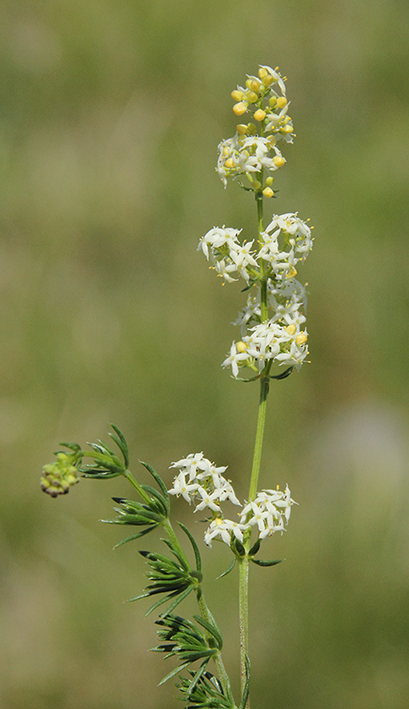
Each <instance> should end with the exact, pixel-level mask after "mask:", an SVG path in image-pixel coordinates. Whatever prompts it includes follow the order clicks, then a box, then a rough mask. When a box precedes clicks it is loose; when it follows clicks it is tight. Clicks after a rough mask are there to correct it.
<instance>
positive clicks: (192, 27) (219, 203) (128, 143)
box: [0, 0, 409, 709]
mask: <svg viewBox="0 0 409 709" xmlns="http://www.w3.org/2000/svg"><path fill="white" fill-rule="evenodd" d="M0 13H1V23H0V24H1V30H0V32H1V43H0V44H1V49H0V63H1V85H2V88H1V94H2V97H1V106H0V115H1V119H0V154H1V172H2V188H1V210H0V211H1V216H0V220H1V245H0V284H1V344H0V348H1V355H0V368H1V398H0V443H1V457H2V460H1V473H2V494H1V498H0V510H1V527H0V577H1V582H2V583H1V606H0V626H1V634H0V707H1V709H22V708H24V709H25V708H26V707H27V708H29V709H54V708H55V709H74V707H75V708H77V707H86V708H87V709H97V708H98V709H134V708H135V707H138V708H139V707H142V708H143V709H159V707H164V706H166V707H169V708H170V707H177V706H178V702H177V700H176V698H175V691H174V689H173V687H172V686H170V685H165V686H164V687H160V688H156V686H155V685H156V684H157V683H158V682H159V680H160V679H161V677H162V676H163V675H164V674H165V672H166V671H168V670H169V669H170V664H169V665H168V664H167V663H166V664H165V663H164V662H163V660H162V659H161V657H160V656H158V655H152V654H150V653H148V652H147V649H148V648H149V647H152V646H153V645H154V644H155V630H154V626H153V624H152V622H151V619H150V618H149V619H144V618H143V612H144V610H145V608H146V605H144V602H140V605H138V604H131V605H128V604H125V605H123V604H122V600H124V599H126V598H129V597H131V596H133V595H135V594H136V593H138V592H140V590H141V587H142V585H143V578H144V577H143V574H144V571H145V567H144V563H143V560H142V558H141V557H139V555H138V554H137V546H136V545H135V546H133V547H132V545H128V546H126V547H123V548H121V549H119V550H117V551H116V552H115V553H112V552H111V548H112V546H113V545H114V543H116V542H117V541H118V540H119V539H120V538H121V530H120V529H119V528H118V529H117V528H113V527H110V526H108V525H102V524H98V522H97V520H98V518H107V517H109V516H110V515H111V507H112V503H111V501H110V497H111V496H112V495H122V494H127V492H128V491H127V488H126V485H125V482H124V481H123V482H121V481H120V480H112V481H107V482H93V481H83V482H81V484H80V485H79V486H77V487H75V488H74V489H73V490H72V491H71V493H70V494H69V495H68V496H67V497H64V498H61V499H57V500H52V499H50V498H48V497H47V496H45V495H43V494H42V493H41V492H40V488H39V483H38V481H39V475H40V470H41V466H42V465H43V464H44V463H46V462H49V461H50V460H51V459H52V456H51V451H53V450H55V448H56V447H57V446H58V442H59V441H60V440H79V441H80V442H81V443H83V442H84V441H86V440H92V439H95V438H97V437H106V432H107V430H108V426H109V422H111V421H113V422H115V423H116V424H117V425H118V426H119V427H120V428H121V429H122V430H123V431H124V432H125V434H126V435H127V437H128V439H129V442H130V445H131V449H132V454H133V459H134V467H135V469H136V470H137V469H138V465H137V459H138V458H142V459H144V460H148V461H149V462H151V463H152V464H153V465H155V466H156V467H157V469H158V470H159V471H160V472H162V473H163V474H164V475H165V476H166V479H167V480H169V481H170V479H171V475H170V471H169V472H167V468H168V465H169V463H170V462H171V461H172V460H175V459H178V458H180V457H182V456H183V455H186V454H187V453H189V452H196V451H201V450H203V451H204V453H205V455H206V456H207V457H209V458H211V459H213V460H215V461H216V462H217V463H218V464H219V465H223V464H228V465H229V473H230V476H231V477H232V478H233V480H234V483H235V487H236V489H237V490H238V492H239V493H240V494H241V496H243V497H244V496H245V494H246V488H247V484H246V478H247V475H248V470H249V466H250V462H251V454H252V445H253V436H254V430H255V416H256V408H257V398H258V391H257V387H256V386H252V385H248V386H247V385H246V386H245V385H240V384H239V383H237V382H234V381H233V380H232V379H231V378H230V377H229V375H228V373H227V372H226V371H223V370H222V369H221V367H220V363H221V362H222V360H223V358H224V356H225V353H226V352H227V351H228V348H229V346H230V343H231V340H232V339H233V337H235V329H234V328H233V327H232V326H231V325H230V324H229V323H230V322H231V321H232V320H234V319H235V317H236V314H237V311H238V309H239V308H240V304H241V302H242V298H243V296H241V295H240V293H239V287H236V286H234V285H233V286H232V287H225V288H221V287H220V285H221V284H220V282H219V280H218V279H216V278H214V276H213V274H211V273H209V271H208V269H207V266H206V263H205V260H204V259H203V257H201V256H200V255H199V254H197V252H196V245H197V242H198V239H199V237H200V236H202V235H203V234H204V233H205V232H206V231H207V230H208V229H209V228H211V227H212V226H213V225H222V224H226V225H227V226H232V227H237V228H240V227H244V229H245V230H246V233H247V234H248V235H250V234H251V233H252V230H253V229H254V223H255V213H254V212H255V207H254V203H253V201H252V200H251V198H250V197H249V196H247V195H246V194H245V193H243V192H242V191H241V190H239V188H238V187H237V185H234V184H229V186H228V188H227V190H223V188H222V184H221V182H220V181H219V180H218V178H217V175H216V174H215V171H214V165H215V159H216V145H217V143H218V142H219V141H220V140H221V139H222V138H223V137H229V136H230V135H231V134H232V132H233V130H234V126H235V123H236V120H235V118H234V116H233V114H232V111H231V105H232V100H231V99H230V91H231V90H232V89H233V88H235V86H236V84H237V83H242V81H243V78H244V75H245V74H246V73H255V72H256V70H257V65H258V64H259V63H266V64H270V65H272V66H276V65H279V66H280V70H281V71H282V72H283V73H284V74H286V75H287V76H288V83H287V91H288V95H289V98H290V99H291V100H292V106H291V115H292V117H293V119H294V124H295V128H296V132H297V134H298V135H297V139H296V141H295V143H294V145H293V146H287V148H285V151H284V152H285V155H286V157H287V159H288V164H287V165H286V166H285V168H284V170H282V171H281V172H280V174H279V175H278V177H277V179H276V182H275V184H276V187H277V188H278V189H279V199H278V200H276V201H275V202H274V203H270V204H269V205H268V208H270V211H271V212H272V211H273V210H275V211H277V212H285V211H295V210H298V211H299V213H300V216H301V217H302V218H307V217H311V223H312V224H314V225H315V237H316V242H315V249H314V251H313V253H312V254H311V256H310V258H309V259H308V262H307V264H306V265H305V267H304V269H303V274H300V277H301V275H302V278H303V279H305V280H307V281H308V283H309V291H310V299H309V309H308V329H309V332H310V346H311V360H312V364H311V365H308V366H305V367H304V368H303V370H302V372H301V373H300V374H299V375H293V376H291V377H290V379H288V380H285V381H283V382H277V383H275V384H274V386H273V387H272V392H271V396H270V408H269V413H268V423H267V431H266V444H265V453H264V459H263V478H262V484H263V485H264V486H267V487H270V486H274V485H275V484H276V483H280V484H281V485H285V483H286V482H288V483H289V485H290V487H291V489H292V491H293V496H294V497H295V499H296V500H297V501H298V502H299V503H300V506H299V507H298V508H296V509H295V511H294V514H293V518H292V520H291V525H290V529H289V532H288V534H286V535H284V536H283V537H278V536H277V538H274V539H273V540H271V541H270V542H269V543H268V545H267V546H266V549H265V554H264V556H265V557H267V558H268V557H270V558H271V557H273V558H274V557H285V558H286V559H287V561H286V563H285V564H281V565H280V566H278V567H277V568H274V569H258V568H254V569H252V572H253V573H252V587H251V624H252V634H251V647H252V661H253V668H254V670H253V696H254V699H253V704H254V707H255V708H256V707H257V709H270V707H275V708H276V709H293V708H297V709H301V708H302V709H310V708H311V709H312V708H314V709H316V708H317V707H320V709H321V708H323V709H326V708H328V709H341V707H342V708H344V707H346V706H347V707H349V708H350V709H362V707H370V708H371V709H392V708H393V709H404V708H405V709H406V707H407V706H408V705H409V671H408V660H409V516H408V513H409V475H408V472H409V471H408V463H409V446H408V434H407V431H408V417H409V410H408V409H409V402H408V375H409V357H408V351H409V326H408V322H409V320H408V306H409V283H408V277H407V273H408V267H409V245H408V223H409V209H408V198H409V189H408V184H409V128H408V122H409V115H408V109H409V80H408V73H409V54H408V47H409V4H408V3H407V0H339V1H338V2H330V0H310V2H307V1H306V0H285V2H283V1H281V2H278V0H270V1H267V0H259V1H258V2H254V1H252V0H246V1H244V0H218V1H215V0H214V1H212V2H210V1H208V0H202V2H198V1H193V0H190V1H189V0H133V1H131V0H115V1H114V0H36V2H31V1H30V0H3V2H2V3H1V7H0ZM176 509H177V515H178V516H179V518H180V519H183V520H184V521H186V522H187V523H188V524H189V525H190V528H191V529H193V530H195V531H197V533H198V535H199V536H201V535H202V531H203V529H202V526H200V525H196V521H193V518H192V517H191V516H189V514H186V513H187V512H189V510H186V509H185V505H184V503H183V501H182V502H177V503H176ZM195 525H196V529H195ZM148 539H150V538H148ZM152 544H153V545H154V546H155V545H156V547H155V548H159V547H158V544H159V543H158V542H156V541H154V540H153V541H152ZM145 546H146V543H145ZM203 546H204V545H202V547H203ZM220 547H221V545H217V544H216V545H214V548H213V550H212V551H209V550H207V549H203V555H204V560H205V564H206V568H207V569H208V576H207V585H206V589H207V595H208V597H209V600H210V602H211V605H212V607H213V609H214V612H215V614H216V616H217V617H219V619H220V618H222V619H223V622H224V630H225V636H226V653H225V655H226V662H227V665H228V667H229V669H230V670H231V672H232V675H233V677H234V681H235V683H236V684H237V655H238V653H237V590H236V589H237V578H235V575H234V574H232V575H231V576H229V577H227V578H226V579H223V580H221V581H218V582H217V583H216V582H214V581H213V579H214V578H215V577H216V576H217V575H218V574H219V573H221V572H222V571H223V570H224V569H225V568H226V566H227V565H228V563H229V561H230V558H229V552H228V550H227V549H226V548H225V547H223V548H220ZM267 547H268V548H267Z"/></svg>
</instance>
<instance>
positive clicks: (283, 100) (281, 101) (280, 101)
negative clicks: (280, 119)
mask: <svg viewBox="0 0 409 709" xmlns="http://www.w3.org/2000/svg"><path fill="white" fill-rule="evenodd" d="M286 105H287V99H286V97H285V96H279V97H278V99H277V107H278V108H284V106H286Z"/></svg>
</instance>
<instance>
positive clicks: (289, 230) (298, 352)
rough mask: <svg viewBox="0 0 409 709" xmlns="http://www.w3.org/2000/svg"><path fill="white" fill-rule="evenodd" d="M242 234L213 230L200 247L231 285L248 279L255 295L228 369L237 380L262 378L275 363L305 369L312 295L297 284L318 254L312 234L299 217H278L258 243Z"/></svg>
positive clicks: (240, 318) (249, 302)
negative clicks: (248, 372) (264, 307)
mask: <svg viewBox="0 0 409 709" xmlns="http://www.w3.org/2000/svg"><path fill="white" fill-rule="evenodd" d="M239 234H240V231H239V230H237V229H232V228H226V227H222V228H220V227H213V229H210V231H208V232H207V234H205V236H203V237H202V238H201V239H200V241H199V246H198V250H201V251H202V252H203V253H204V255H205V257H206V259H207V260H208V261H209V262H210V263H211V264H212V268H214V270H215V271H216V273H217V275H219V276H221V277H222V278H223V279H224V281H225V282H228V283H230V282H232V281H235V280H237V279H238V278H239V277H241V278H243V280H244V281H245V283H246V284H247V286H251V292H250V293H249V295H248V298H247V305H246V306H245V308H244V309H243V310H242V311H241V313H240V314H239V316H238V318H237V320H236V322H235V323H234V324H236V325H240V327H241V336H242V337H241V340H240V341H239V342H233V343H232V346H231V348H230V353H229V356H228V357H227V358H226V359H225V360H224V362H223V364H222V366H223V367H231V369H232V374H233V376H234V377H237V376H238V374H239V370H240V369H241V368H242V367H250V368H251V369H253V370H254V371H256V372H257V373H260V372H261V371H262V370H263V369H264V367H265V366H266V364H267V363H268V362H269V361H271V360H273V361H275V362H276V363H277V364H279V365H281V366H287V367H290V366H292V367H295V368H296V369H300V367H301V365H302V363H303V361H304V360H305V358H306V356H307V354H308V346H307V340H308V333H307V330H306V329H303V324H304V323H305V314H304V312H303V309H304V311H305V308H306V293H305V288H304V286H303V285H302V284H301V283H300V282H299V281H297V280H296V279H295V276H296V275H297V266H298V264H299V263H300V262H303V261H305V259H306V257H307V255H308V253H309V251H310V250H311V249H312V244H313V239H312V235H311V228H310V227H309V226H308V224H307V223H306V222H304V221H302V220H301V219H300V218H299V217H298V216H297V214H293V213H286V214H281V215H274V217H273V219H272V221H271V222H270V224H269V225H268V226H267V228H266V229H265V231H263V232H261V234H260V241H259V243H258V246H259V248H258V249H257V248H255V247H254V241H250V242H246V241H243V242H240V240H239V238H238V236H239ZM262 281H264V282H266V287H267V296H268V303H267V304H268V317H267V319H264V320H262V313H261V287H262V286H261V284H262Z"/></svg>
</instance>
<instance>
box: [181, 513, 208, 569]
mask: <svg viewBox="0 0 409 709" xmlns="http://www.w3.org/2000/svg"><path fill="white" fill-rule="evenodd" d="M178 524H179V527H181V529H183V531H184V533H185V534H186V535H187V537H188V538H189V541H190V543H191V545H192V547H193V551H194V553H195V559H196V569H197V571H200V572H201V570H202V560H201V557H200V551H199V547H198V546H197V544H196V541H195V539H194V537H193V536H192V534H191V533H190V532H189V530H188V528H187V527H185V525H184V524H183V523H182V522H178Z"/></svg>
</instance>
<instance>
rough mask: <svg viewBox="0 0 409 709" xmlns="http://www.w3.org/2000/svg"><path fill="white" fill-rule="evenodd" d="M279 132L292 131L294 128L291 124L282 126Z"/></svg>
mask: <svg viewBox="0 0 409 709" xmlns="http://www.w3.org/2000/svg"><path fill="white" fill-rule="evenodd" d="M281 132H282V133H294V128H293V126H289V125H288V126H283V128H281Z"/></svg>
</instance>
